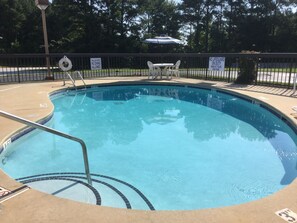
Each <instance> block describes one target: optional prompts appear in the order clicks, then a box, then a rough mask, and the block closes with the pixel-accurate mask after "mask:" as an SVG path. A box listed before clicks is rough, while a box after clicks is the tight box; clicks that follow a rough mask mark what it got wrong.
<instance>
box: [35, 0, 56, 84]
mask: <svg viewBox="0 0 297 223" xmlns="http://www.w3.org/2000/svg"><path fill="white" fill-rule="evenodd" d="M35 4H36V6H37V7H38V8H39V9H40V10H41V17H42V27H43V38H44V49H45V56H46V59H45V60H46V67H47V76H46V77H45V79H46V80H53V76H52V75H51V68H50V58H49V50H48V39H47V29H46V18H45V10H46V8H47V7H48V6H49V0H35Z"/></svg>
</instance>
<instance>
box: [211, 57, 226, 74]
mask: <svg viewBox="0 0 297 223" xmlns="http://www.w3.org/2000/svg"><path fill="white" fill-rule="evenodd" d="M208 70H216V71H224V70H225V57H210V58H209V65H208Z"/></svg>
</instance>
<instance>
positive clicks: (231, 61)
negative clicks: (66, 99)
mask: <svg viewBox="0 0 297 223" xmlns="http://www.w3.org/2000/svg"><path fill="white" fill-rule="evenodd" d="M64 55H66V56H67V57H68V58H69V59H70V60H71V61H72V64H73V68H72V71H75V70H78V71H80V72H81V74H82V75H83V77H84V78H86V79H88V78H99V77H123V76H147V75H148V67H147V61H151V62H153V63H168V62H170V63H175V62H176V61H177V60H181V61H182V63H181V66H180V76H181V77H186V78H197V79H205V80H217V81H225V82H233V81H235V80H236V78H237V76H238V72H239V60H240V59H241V58H253V60H254V61H256V67H257V72H256V73H257V76H256V80H255V82H254V84H258V85H269V86H281V87H288V88H290V87H292V86H293V83H294V80H295V79H294V78H296V76H295V75H296V72H297V53H296V54H295V53H294V54H287V53H278V54H275V53H274V54H199V53H198V54H196V53H195V54H194V53H193V54H190V53H185V54H144V53H138V54H50V55H49V58H50V64H51V69H50V70H51V75H50V76H49V75H48V72H47V67H46V65H45V64H46V63H45V58H46V57H45V55H44V54H8V55H5V54H2V55H0V83H13V82H17V83H21V82H32V81H44V80H48V79H53V80H59V79H63V78H64V72H62V71H61V70H60V69H59V67H58V62H59V60H60V59H61V58H62V57H63V56H64ZM210 57H223V58H225V66H224V70H221V71H217V70H210V69H209V58H210ZM91 58H101V62H102V63H101V64H102V67H101V69H93V70H92V69H91V63H90V59H91Z"/></svg>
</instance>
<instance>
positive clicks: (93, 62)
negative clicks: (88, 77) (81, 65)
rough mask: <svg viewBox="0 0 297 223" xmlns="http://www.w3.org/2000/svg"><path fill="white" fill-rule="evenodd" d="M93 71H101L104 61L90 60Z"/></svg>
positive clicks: (98, 59)
mask: <svg viewBox="0 0 297 223" xmlns="http://www.w3.org/2000/svg"><path fill="white" fill-rule="evenodd" d="M90 63H91V70H101V69H102V61H101V58H90Z"/></svg>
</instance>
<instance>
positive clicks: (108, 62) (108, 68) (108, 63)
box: [107, 56, 110, 77]
mask: <svg viewBox="0 0 297 223" xmlns="http://www.w3.org/2000/svg"><path fill="white" fill-rule="evenodd" d="M107 66H108V67H107V70H108V76H109V77H110V61H109V56H107Z"/></svg>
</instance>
